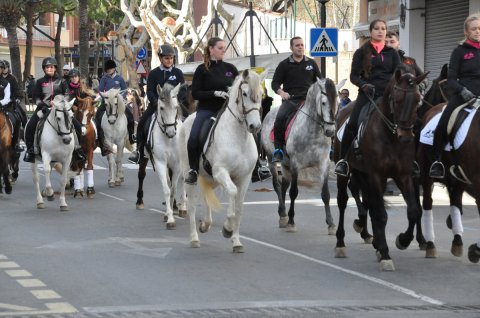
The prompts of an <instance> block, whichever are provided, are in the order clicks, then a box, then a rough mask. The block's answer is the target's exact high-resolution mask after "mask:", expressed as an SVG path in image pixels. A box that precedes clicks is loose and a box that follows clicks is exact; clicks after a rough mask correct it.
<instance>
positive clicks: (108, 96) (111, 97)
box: [103, 88, 126, 114]
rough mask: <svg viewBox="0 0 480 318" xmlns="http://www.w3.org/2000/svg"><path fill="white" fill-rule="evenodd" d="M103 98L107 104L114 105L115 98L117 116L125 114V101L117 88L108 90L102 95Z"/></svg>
mask: <svg viewBox="0 0 480 318" xmlns="http://www.w3.org/2000/svg"><path fill="white" fill-rule="evenodd" d="M117 97H118V98H117ZM103 98H104V99H105V100H106V101H107V103H109V104H114V103H115V98H117V108H118V114H123V113H125V107H126V105H125V100H124V99H123V96H122V95H121V94H120V89H118V88H112V89H109V90H108V91H107V92H105V93H103Z"/></svg>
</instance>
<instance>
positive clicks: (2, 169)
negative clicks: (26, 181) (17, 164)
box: [0, 107, 13, 194]
mask: <svg viewBox="0 0 480 318" xmlns="http://www.w3.org/2000/svg"><path fill="white" fill-rule="evenodd" d="M12 153H13V149H12V126H11V123H10V121H9V120H8V115H7V114H6V111H5V109H4V108H3V107H2V108H1V110H0V193H2V192H3V190H2V189H3V184H5V193H7V194H10V193H12V184H11V183H10V179H9V177H8V176H9V174H10V170H9V164H10V160H11V159H12ZM1 179H3V183H2V180H1Z"/></svg>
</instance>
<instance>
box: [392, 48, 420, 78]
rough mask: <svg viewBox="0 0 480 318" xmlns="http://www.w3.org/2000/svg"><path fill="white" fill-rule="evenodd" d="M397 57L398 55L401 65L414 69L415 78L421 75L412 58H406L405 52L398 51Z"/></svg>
mask: <svg viewBox="0 0 480 318" xmlns="http://www.w3.org/2000/svg"><path fill="white" fill-rule="evenodd" d="M398 55H400V61H401V62H402V63H404V64H406V65H409V66H411V67H412V68H413V69H414V71H415V75H416V76H419V75H422V74H423V71H422V69H421V68H420V67H419V66H418V65H417V61H416V60H415V59H414V58H413V57H410V56H406V55H405V51H403V50H398Z"/></svg>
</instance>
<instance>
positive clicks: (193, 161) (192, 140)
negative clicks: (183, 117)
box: [187, 109, 217, 171]
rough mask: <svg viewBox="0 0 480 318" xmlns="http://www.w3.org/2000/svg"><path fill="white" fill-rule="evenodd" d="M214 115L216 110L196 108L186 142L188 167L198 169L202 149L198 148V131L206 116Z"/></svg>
mask: <svg viewBox="0 0 480 318" xmlns="http://www.w3.org/2000/svg"><path fill="white" fill-rule="evenodd" d="M216 116H217V112H214V111H211V110H203V109H199V110H197V114H196V116H195V120H194V121H193V125H192V130H191V131H190V136H189V137H188V143H187V150H188V163H189V164H190V169H193V170H195V171H198V168H199V166H200V154H201V152H202V149H200V131H201V129H202V125H203V123H204V122H205V120H207V119H208V118H210V117H216Z"/></svg>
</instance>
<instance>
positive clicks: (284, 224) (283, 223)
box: [278, 216, 288, 229]
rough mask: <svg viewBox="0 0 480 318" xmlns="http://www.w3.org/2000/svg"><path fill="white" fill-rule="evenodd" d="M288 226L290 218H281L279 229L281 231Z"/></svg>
mask: <svg viewBox="0 0 480 318" xmlns="http://www.w3.org/2000/svg"><path fill="white" fill-rule="evenodd" d="M287 224H288V218H287V217H286V216H284V217H281V218H280V220H278V227H279V228H281V229H284V228H286V227H287Z"/></svg>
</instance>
